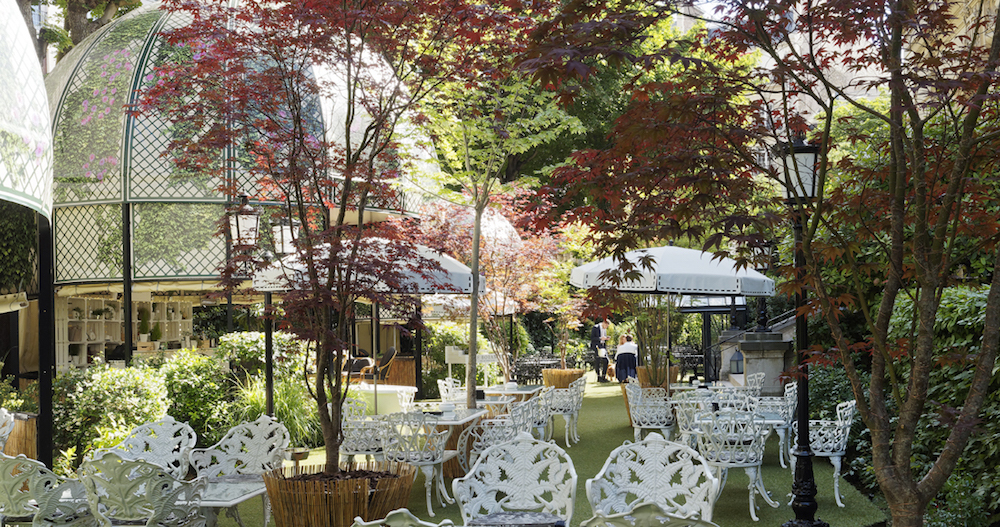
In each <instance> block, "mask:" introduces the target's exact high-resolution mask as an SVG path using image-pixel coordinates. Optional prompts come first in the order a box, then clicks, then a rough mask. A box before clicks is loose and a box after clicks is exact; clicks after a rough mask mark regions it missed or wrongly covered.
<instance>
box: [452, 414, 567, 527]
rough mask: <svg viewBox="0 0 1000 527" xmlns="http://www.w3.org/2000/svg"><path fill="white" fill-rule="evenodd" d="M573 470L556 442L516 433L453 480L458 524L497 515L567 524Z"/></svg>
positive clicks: (489, 450)
mask: <svg viewBox="0 0 1000 527" xmlns="http://www.w3.org/2000/svg"><path fill="white" fill-rule="evenodd" d="M576 480H577V476H576V469H575V468H574V467H573V460H572V459H570V457H569V456H568V455H566V451H565V450H563V449H561V448H559V447H558V446H557V445H556V444H555V443H551V442H548V441H540V440H537V439H535V438H534V437H532V436H531V434H529V433H527V432H521V433H519V434H518V435H517V437H516V438H515V439H514V440H513V441H508V442H506V443H500V444H498V445H494V446H491V447H490V448H488V449H486V451H485V452H483V454H482V455H481V456H479V460H477V461H476V464H475V465H473V466H472V468H471V469H470V470H469V472H468V474H466V475H465V476H463V477H461V478H457V479H455V480H453V481H452V490H453V492H454V495H455V499H457V500H458V503H459V510H460V511H461V513H462V521H463V523H465V524H468V523H469V521H470V520H472V519H474V518H478V517H480V516H484V515H486V514H491V513H494V512H502V511H541V512H548V513H550V514H555V515H556V516H559V517H560V518H562V519H564V520H565V521H566V525H571V520H572V519H573V505H574V503H575V500H576Z"/></svg>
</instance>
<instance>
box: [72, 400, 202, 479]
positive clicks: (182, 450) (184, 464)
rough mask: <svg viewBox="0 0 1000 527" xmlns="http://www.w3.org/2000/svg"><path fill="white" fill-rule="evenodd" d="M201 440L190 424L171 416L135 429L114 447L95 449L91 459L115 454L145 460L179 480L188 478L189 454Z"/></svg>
mask: <svg viewBox="0 0 1000 527" xmlns="http://www.w3.org/2000/svg"><path fill="white" fill-rule="evenodd" d="M197 440H198V438H197V436H196V435H195V432H194V430H193V429H192V428H191V427H190V426H188V424H187V423H181V422H179V421H177V420H175V419H174V418H173V417H170V416H169V415H165V416H163V417H162V418H161V419H159V420H157V421H152V422H149V423H143V424H141V425H139V426H137V427H135V428H133V429H132V430H131V431H130V432H129V433H128V436H126V437H125V439H123V440H122V441H121V442H120V443H118V444H117V445H115V446H113V447H110V448H102V449H98V450H95V451H94V452H93V453H92V454H91V458H93V459H97V458H99V457H101V456H103V455H104V454H107V453H114V454H117V455H118V456H120V457H121V458H122V459H127V460H131V459H135V460H142V461H146V462H149V463H153V464H155V465H159V466H161V467H164V468H166V469H167V471H168V472H170V474H172V475H173V476H174V477H176V478H179V479H180V478H184V477H185V476H187V472H188V468H189V461H188V454H189V453H190V452H191V450H192V449H193V448H194V446H195V444H196V442H197Z"/></svg>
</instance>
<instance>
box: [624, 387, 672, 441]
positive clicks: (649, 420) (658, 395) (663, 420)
mask: <svg viewBox="0 0 1000 527" xmlns="http://www.w3.org/2000/svg"><path fill="white" fill-rule="evenodd" d="M625 395H626V397H627V398H628V413H629V420H630V421H631V422H632V428H633V429H634V432H635V440H636V441H639V440H641V439H642V431H643V430H644V429H645V430H659V431H660V433H661V434H663V437H666V438H668V439H669V438H670V437H671V434H672V433H673V430H674V409H673V407H672V406H671V405H670V397H668V396H667V390H666V389H665V388H659V387H651V388H643V387H641V386H640V385H639V381H637V380H636V379H635V377H629V378H628V382H626V383H625Z"/></svg>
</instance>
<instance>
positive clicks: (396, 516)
mask: <svg viewBox="0 0 1000 527" xmlns="http://www.w3.org/2000/svg"><path fill="white" fill-rule="evenodd" d="M451 525H455V523H454V522H453V521H451V520H441V523H432V522H426V521H424V520H421V519H420V518H417V517H416V516H414V515H413V513H412V512H410V511H409V509H396V510H394V511H391V512H389V514H387V515H386V516H385V518H382V519H381V520H372V521H370V522H366V521H364V520H362V519H361V517H360V516H357V517H355V518H354V524H353V525H352V526H351V527H382V526H385V527H448V526H451Z"/></svg>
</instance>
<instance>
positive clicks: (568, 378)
mask: <svg viewBox="0 0 1000 527" xmlns="http://www.w3.org/2000/svg"><path fill="white" fill-rule="evenodd" d="M585 373H587V370H582V369H580V368H567V369H565V370H563V369H556V368H549V369H544V370H542V382H543V383H544V384H545V386H554V387H556V388H569V383H571V382H573V381H575V380H577V379H579V378H580V377H583V375H584V374H585Z"/></svg>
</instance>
